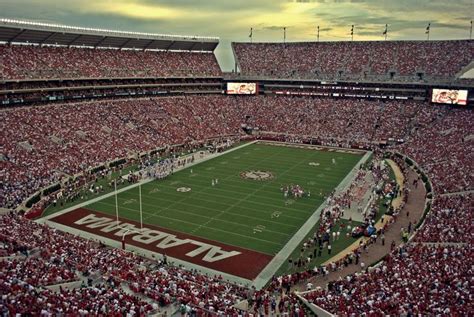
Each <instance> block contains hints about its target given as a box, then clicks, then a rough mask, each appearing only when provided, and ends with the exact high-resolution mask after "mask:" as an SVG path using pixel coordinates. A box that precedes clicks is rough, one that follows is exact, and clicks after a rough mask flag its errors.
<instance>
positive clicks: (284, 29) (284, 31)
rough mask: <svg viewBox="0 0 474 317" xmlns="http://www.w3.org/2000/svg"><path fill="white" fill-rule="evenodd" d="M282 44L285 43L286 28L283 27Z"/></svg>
mask: <svg viewBox="0 0 474 317" xmlns="http://www.w3.org/2000/svg"><path fill="white" fill-rule="evenodd" d="M283 43H286V26H284V27H283Z"/></svg>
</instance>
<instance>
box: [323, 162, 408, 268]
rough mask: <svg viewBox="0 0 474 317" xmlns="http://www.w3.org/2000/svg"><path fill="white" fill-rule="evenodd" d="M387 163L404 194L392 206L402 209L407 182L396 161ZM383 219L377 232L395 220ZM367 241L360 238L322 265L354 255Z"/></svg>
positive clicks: (377, 226) (379, 222)
mask: <svg viewBox="0 0 474 317" xmlns="http://www.w3.org/2000/svg"><path fill="white" fill-rule="evenodd" d="M385 161H387V163H388V165H390V168H391V169H392V171H393V173H394V174H395V180H396V182H397V184H398V186H399V187H400V192H401V193H402V195H399V196H398V197H397V198H395V199H394V200H392V206H393V207H394V208H398V207H400V204H401V203H402V201H403V197H404V196H403V182H404V181H405V176H403V174H402V171H401V170H400V167H399V166H398V165H397V163H395V162H394V161H392V160H390V159H386V160H385ZM383 217H384V222H382V219H379V221H377V223H376V224H375V228H376V229H377V230H380V229H381V228H383V226H384V225H385V224H386V223H387V221H388V222H390V221H391V220H392V218H393V217H392V216H390V215H384V216H383ZM367 240H369V238H368V237H360V238H359V239H357V240H354V242H353V243H352V244H351V245H349V246H348V247H347V248H345V249H344V250H342V251H341V252H339V253H338V254H336V255H335V256H333V257H332V258H330V259H328V260H327V261H326V262H324V263H323V264H322V265H328V264H330V263H333V262H337V261H339V260H340V259H343V258H344V257H345V256H346V255H348V254H350V253H352V252H353V250H354V249H357V248H358V247H359V245H360V242H361V241H363V242H367Z"/></svg>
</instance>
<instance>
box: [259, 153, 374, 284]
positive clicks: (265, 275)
mask: <svg viewBox="0 0 474 317" xmlns="http://www.w3.org/2000/svg"><path fill="white" fill-rule="evenodd" d="M335 153H336V152H335ZM370 154H371V152H366V154H365V155H364V156H363V157H362V158H361V159H360V160H359V162H357V164H355V165H354V167H353V168H352V170H351V171H350V172H349V173H348V174H347V175H346V177H344V179H343V180H342V182H340V183H339V185H338V186H337V187H336V189H335V190H336V193H339V192H342V191H344V190H345V189H346V188H347V187H348V186H349V185H350V183H351V181H352V180H353V179H354V178H355V176H356V175H357V171H358V170H359V166H360V165H361V164H362V163H364V162H365V161H367V159H368V158H369V157H370ZM326 205H327V202H324V203H322V204H321V205H320V206H319V208H318V209H316V210H315V211H314V213H313V214H312V215H311V216H310V217H309V218H308V220H307V221H306V222H305V223H304V224H303V226H301V228H300V230H298V232H296V233H295V234H294V235H293V237H292V238H291V239H290V240H289V241H288V242H287V243H286V245H285V246H284V247H283V248H282V249H281V250H280V252H278V253H277V255H275V256H274V257H273V259H272V260H271V261H270V263H268V265H267V266H266V267H265V268H264V269H263V270H262V271H261V272H260V274H259V275H258V276H257V277H256V278H255V280H254V281H253V282H252V286H255V288H256V289H261V288H263V287H264V286H265V285H266V284H267V282H268V281H269V280H270V279H271V278H272V277H273V276H274V275H275V273H276V272H277V271H278V269H279V268H280V266H281V265H282V264H283V263H285V262H286V259H287V258H288V257H289V256H290V254H291V253H292V252H293V250H295V248H297V247H298V245H300V243H301V242H302V241H303V239H304V238H305V237H306V236H307V235H308V233H309V232H310V231H311V229H312V228H313V227H314V225H315V224H316V223H317V222H318V220H319V215H320V214H321V211H322V210H323V209H324V208H326Z"/></svg>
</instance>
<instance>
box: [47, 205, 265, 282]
mask: <svg viewBox="0 0 474 317" xmlns="http://www.w3.org/2000/svg"><path fill="white" fill-rule="evenodd" d="M49 220H50V221H53V222H57V223H60V224H62V225H66V226H69V227H73V228H76V229H78V230H81V231H86V232H89V233H92V234H95V235H98V236H103V237H106V238H109V239H112V240H116V241H122V237H123V235H124V234H126V237H125V243H126V245H133V246H135V247H139V248H142V249H146V250H149V251H152V252H156V253H160V254H163V253H166V255H168V256H171V257H173V258H177V259H180V260H183V261H186V262H190V263H194V264H197V265H200V266H203V267H207V268H210V269H213V270H216V271H221V272H224V273H227V274H231V275H235V276H239V277H242V278H245V279H249V280H253V279H255V278H256V277H257V276H258V274H259V273H260V271H262V270H263V268H265V266H266V265H267V264H268V263H269V262H270V261H271V259H272V258H273V257H272V256H270V255H267V254H263V253H259V252H256V251H252V250H248V249H244V248H239V247H235V246H229V245H226V244H223V243H220V242H217V241H212V240H207V239H203V238H199V237H195V236H192V235H189V234H185V233H180V232H176V231H172V230H169V229H166V228H161V227H158V226H153V225H144V226H143V230H140V223H138V222H136V221H133V220H128V219H124V218H119V224H118V225H117V220H116V219H115V218H114V217H113V216H110V215H106V214H103V213H100V212H97V211H92V210H88V209H84V208H79V209H76V210H73V211H70V212H67V213H64V214H62V215H59V216H56V217H54V218H51V219H49Z"/></svg>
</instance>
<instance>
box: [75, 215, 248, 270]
mask: <svg viewBox="0 0 474 317" xmlns="http://www.w3.org/2000/svg"><path fill="white" fill-rule="evenodd" d="M74 223H75V224H76V225H79V226H85V227H87V228H90V229H99V228H100V231H102V232H106V233H112V232H114V231H115V233H114V235H115V236H117V237H122V236H123V235H124V234H126V233H127V232H128V236H131V238H132V240H133V241H136V242H138V243H142V244H147V245H149V244H152V243H155V242H158V241H159V243H158V244H156V247H157V248H159V249H168V248H174V247H178V246H181V245H184V244H192V245H195V246H196V249H194V250H192V251H190V252H188V253H186V256H188V257H191V258H194V257H197V256H199V255H202V254H203V253H204V255H203V256H202V260H203V261H205V262H209V263H212V262H216V261H221V260H224V259H227V258H230V257H233V256H236V255H239V254H241V252H239V251H224V250H222V249H221V248H220V247H218V246H214V245H211V244H207V243H204V242H200V241H195V240H192V239H180V238H178V237H177V236H176V235H174V234H170V233H166V232H162V231H158V230H153V229H149V228H145V227H144V228H143V229H139V228H137V227H136V226H135V225H134V224H131V223H126V222H122V221H119V222H118V223H117V221H116V220H114V219H111V218H107V217H99V216H97V215H95V214H90V215H87V216H85V217H84V218H82V219H79V220H77V221H75V222H74Z"/></svg>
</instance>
